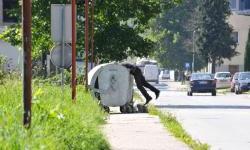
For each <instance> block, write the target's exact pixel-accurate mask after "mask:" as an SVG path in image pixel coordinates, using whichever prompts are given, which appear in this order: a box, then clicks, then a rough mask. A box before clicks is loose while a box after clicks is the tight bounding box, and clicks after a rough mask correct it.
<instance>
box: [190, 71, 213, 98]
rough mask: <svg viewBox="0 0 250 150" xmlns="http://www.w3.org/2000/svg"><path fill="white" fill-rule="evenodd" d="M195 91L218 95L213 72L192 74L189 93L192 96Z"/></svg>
mask: <svg viewBox="0 0 250 150" xmlns="http://www.w3.org/2000/svg"><path fill="white" fill-rule="evenodd" d="M193 93H211V94H212V96H216V82H215V80H214V78H213V77H212V74H209V73H193V74H191V77H190V81H189V86H188V92H187V95H188V96H192V95H193Z"/></svg>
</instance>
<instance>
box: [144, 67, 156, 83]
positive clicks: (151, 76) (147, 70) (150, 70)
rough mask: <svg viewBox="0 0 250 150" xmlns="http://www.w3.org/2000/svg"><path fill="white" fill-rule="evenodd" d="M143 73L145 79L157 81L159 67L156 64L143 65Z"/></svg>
mask: <svg viewBox="0 0 250 150" xmlns="http://www.w3.org/2000/svg"><path fill="white" fill-rule="evenodd" d="M143 75H144V77H145V79H146V81H149V82H156V83H157V84H158V83H159V68H158V66H157V65H145V67H144V71H143Z"/></svg>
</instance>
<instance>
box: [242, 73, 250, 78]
mask: <svg viewBox="0 0 250 150" xmlns="http://www.w3.org/2000/svg"><path fill="white" fill-rule="evenodd" d="M240 79H241V80H248V79H250V73H241V75H240Z"/></svg>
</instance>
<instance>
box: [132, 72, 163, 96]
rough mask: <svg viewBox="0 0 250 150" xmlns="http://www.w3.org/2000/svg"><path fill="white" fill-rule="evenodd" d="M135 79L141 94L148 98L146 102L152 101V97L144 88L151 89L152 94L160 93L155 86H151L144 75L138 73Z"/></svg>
mask: <svg viewBox="0 0 250 150" xmlns="http://www.w3.org/2000/svg"><path fill="white" fill-rule="evenodd" d="M134 78H135V83H136V86H137V88H138V89H139V90H140V92H141V93H142V95H143V96H144V97H145V98H146V100H151V99H152V97H151V96H150V95H149V94H148V93H147V91H146V90H145V88H144V87H146V88H148V89H150V90H151V91H152V92H154V93H156V92H159V90H158V89H156V88H155V87H154V86H152V85H151V84H149V83H148V82H147V81H146V80H145V78H144V76H143V75H142V73H136V74H135V75H134Z"/></svg>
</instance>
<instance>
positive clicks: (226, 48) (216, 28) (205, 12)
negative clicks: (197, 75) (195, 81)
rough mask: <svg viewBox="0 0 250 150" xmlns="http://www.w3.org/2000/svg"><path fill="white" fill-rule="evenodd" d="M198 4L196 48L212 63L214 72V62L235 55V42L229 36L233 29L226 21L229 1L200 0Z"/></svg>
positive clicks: (217, 62)
mask: <svg viewBox="0 0 250 150" xmlns="http://www.w3.org/2000/svg"><path fill="white" fill-rule="evenodd" d="M199 4H200V5H199V9H198V11H199V12H200V16H199V21H198V24H197V28H198V30H199V34H198V43H197V44H198V50H199V52H200V53H201V55H202V56H203V57H204V59H205V60H207V61H208V62H210V63H212V73H215V65H216V64H219V65H220V64H222V63H223V59H231V58H232V57H233V56H235V55H237V52H236V51H235V49H236V42H235V41H234V40H233V38H232V36H231V35H232V31H233V30H232V28H231V27H230V26H229V24H228V21H227V19H228V16H229V15H231V11H230V8H229V1H228V0H202V1H200V3H199Z"/></svg>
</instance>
